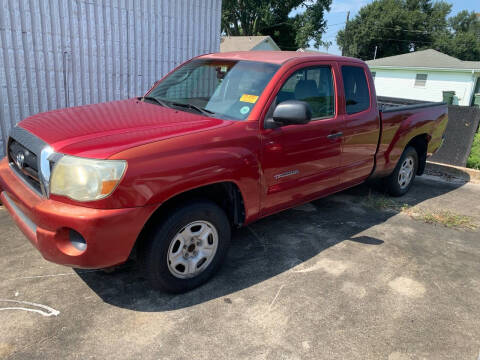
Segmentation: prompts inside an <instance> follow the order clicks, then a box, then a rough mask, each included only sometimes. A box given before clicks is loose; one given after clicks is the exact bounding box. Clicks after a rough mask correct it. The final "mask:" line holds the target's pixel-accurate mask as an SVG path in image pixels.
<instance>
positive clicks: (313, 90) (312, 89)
mask: <svg viewBox="0 0 480 360" xmlns="http://www.w3.org/2000/svg"><path fill="white" fill-rule="evenodd" d="M316 96H318V88H317V83H316V82H315V80H300V81H299V82H298V83H297V85H295V99H296V100H306V99H308V98H313V97H316Z"/></svg>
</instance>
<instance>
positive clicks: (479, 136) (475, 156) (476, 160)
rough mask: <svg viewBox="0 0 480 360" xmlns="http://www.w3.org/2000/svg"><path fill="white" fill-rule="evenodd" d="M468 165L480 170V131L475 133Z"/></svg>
mask: <svg viewBox="0 0 480 360" xmlns="http://www.w3.org/2000/svg"><path fill="white" fill-rule="evenodd" d="M467 167H469V168H471V169H477V170H480V132H477V133H476V134H475V137H474V139H473V144H472V150H471V151H470V156H469V157H468V160H467Z"/></svg>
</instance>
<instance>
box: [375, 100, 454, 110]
mask: <svg viewBox="0 0 480 360" xmlns="http://www.w3.org/2000/svg"><path fill="white" fill-rule="evenodd" d="M377 104H378V107H379V109H380V111H381V112H383V113H387V112H394V111H404V110H414V109H419V108H426V107H431V106H438V105H446V103H442V102H431V101H421V100H411V99H401V98H393V97H387V96H377Z"/></svg>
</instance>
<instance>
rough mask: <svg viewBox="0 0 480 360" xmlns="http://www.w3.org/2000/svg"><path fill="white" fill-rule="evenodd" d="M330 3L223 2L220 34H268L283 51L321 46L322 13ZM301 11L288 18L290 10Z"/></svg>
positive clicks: (291, 0) (284, 0)
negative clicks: (311, 43)
mask: <svg viewBox="0 0 480 360" xmlns="http://www.w3.org/2000/svg"><path fill="white" fill-rule="evenodd" d="M331 3H332V0H317V1H315V0H282V1H278V0H223V1H222V32H223V33H225V34H226V35H230V36H249V35H250V36H254V35H270V36H271V37H272V38H273V40H274V41H275V42H276V43H277V45H278V46H279V47H280V48H281V49H282V50H296V49H298V48H299V47H307V46H308V43H309V42H310V41H313V42H314V44H315V47H319V46H320V45H323V42H322V34H323V33H324V32H325V26H326V22H325V19H324V12H325V11H329V10H330V5H331ZM296 8H300V9H303V10H304V11H303V12H301V13H298V14H297V15H295V16H294V17H289V14H290V12H291V11H292V10H293V9H296Z"/></svg>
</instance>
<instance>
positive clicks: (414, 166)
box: [385, 146, 418, 196]
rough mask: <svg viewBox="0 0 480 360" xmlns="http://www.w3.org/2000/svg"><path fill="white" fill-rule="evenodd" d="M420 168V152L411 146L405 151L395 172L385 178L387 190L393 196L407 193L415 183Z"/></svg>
mask: <svg viewBox="0 0 480 360" xmlns="http://www.w3.org/2000/svg"><path fill="white" fill-rule="evenodd" d="M417 170H418V153H417V151H416V150H415V148H413V147H411V146H409V147H407V148H406V149H405V150H404V151H403V154H402V156H401V157H400V160H398V163H397V166H396V167H395V170H393V173H392V174H390V176H388V177H387V178H386V179H385V185H386V190H387V192H388V193H389V194H390V195H392V196H402V195H405V194H406V193H407V192H408V190H410V187H411V186H412V184H413V180H414V179H415V175H416V174H417Z"/></svg>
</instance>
